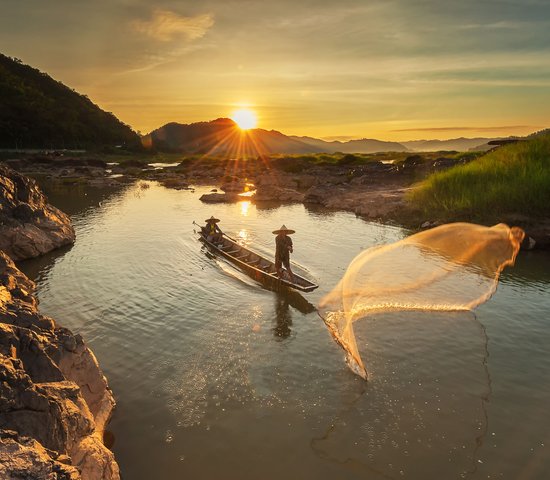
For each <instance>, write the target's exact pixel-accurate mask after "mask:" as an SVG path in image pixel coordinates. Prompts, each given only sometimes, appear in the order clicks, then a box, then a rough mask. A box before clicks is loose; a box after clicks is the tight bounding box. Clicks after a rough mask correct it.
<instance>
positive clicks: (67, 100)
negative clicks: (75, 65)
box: [0, 54, 140, 149]
mask: <svg viewBox="0 0 550 480" xmlns="http://www.w3.org/2000/svg"><path fill="white" fill-rule="evenodd" d="M116 145H124V146H126V147H130V148H134V147H138V146H139V145H140V139H139V136H138V135H137V134H136V133H135V132H134V131H132V129H131V128H130V127H129V126H128V125H126V124H124V123H122V122H121V121H120V120H118V119H117V118H116V117H115V116H114V115H113V114H112V113H109V112H105V111H103V110H101V109H100V108H99V107H98V106H97V105H95V104H94V103H92V102H91V101H90V100H89V99H88V98H87V97H86V96H85V95H81V94H79V93H78V92H76V91H74V90H72V89H70V88H69V87H67V86H65V85H64V84H63V83H61V82H58V81H56V80H54V79H53V78H51V77H50V76H48V75H47V74H46V73H43V72H41V71H39V70H37V69H35V68H32V67H30V66H28V65H24V64H23V63H22V62H21V61H20V60H17V59H14V58H10V57H7V56H5V55H2V54H0V148H48V149H65V148H67V149H78V148H93V147H102V146H116Z"/></svg>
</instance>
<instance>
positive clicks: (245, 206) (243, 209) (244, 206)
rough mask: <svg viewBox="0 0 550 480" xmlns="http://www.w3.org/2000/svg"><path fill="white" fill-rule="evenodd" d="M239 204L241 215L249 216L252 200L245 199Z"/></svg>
mask: <svg viewBox="0 0 550 480" xmlns="http://www.w3.org/2000/svg"><path fill="white" fill-rule="evenodd" d="M239 205H240V207H241V215H242V216H243V217H247V216H248V210H249V209H250V200H247V201H244V202H239Z"/></svg>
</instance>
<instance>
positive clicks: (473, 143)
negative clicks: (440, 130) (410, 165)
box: [402, 137, 501, 152]
mask: <svg viewBox="0 0 550 480" xmlns="http://www.w3.org/2000/svg"><path fill="white" fill-rule="evenodd" d="M500 138H501V137H494V138H483V137H478V138H464V137H460V138H452V139H449V140H413V141H410V142H402V143H403V145H405V146H406V147H407V148H408V149H410V150H412V151H415V152H440V151H443V150H447V151H449V150H451V151H457V152H466V151H468V150H478V148H477V147H479V149H480V150H483V149H485V145H486V144H487V143H489V142H490V141H491V140H500Z"/></svg>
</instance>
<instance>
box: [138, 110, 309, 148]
mask: <svg viewBox="0 0 550 480" xmlns="http://www.w3.org/2000/svg"><path fill="white" fill-rule="evenodd" d="M142 141H143V144H144V145H145V146H146V147H150V148H153V149H155V150H159V151H167V152H184V153H195V154H197V153H198V154H209V155H230V156H252V157H253V156H259V155H266V154H276V153H288V154H293V153H295V154H303V153H315V152H317V151H318V150H317V149H316V148H314V147H312V146H311V145H308V144H306V143H303V142H300V141H298V140H295V139H293V138H291V137H288V136H286V135H283V134H282V133H281V132H277V131H276V130H269V131H268V130H263V129H261V128H254V129H250V130H246V131H243V130H241V129H240V128H239V127H238V126H237V124H236V123H235V122H234V121H233V120H231V119H229V118H218V119H216V120H212V121H211V122H197V123H190V124H182V123H168V124H166V125H164V126H162V127H160V128H158V129H157V130H154V131H152V132H151V133H149V134H148V135H146V136H145V137H143V138H142Z"/></svg>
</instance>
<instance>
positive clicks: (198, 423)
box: [20, 182, 550, 480]
mask: <svg viewBox="0 0 550 480" xmlns="http://www.w3.org/2000/svg"><path fill="white" fill-rule="evenodd" d="M208 190H209V189H207V188H202V187H201V188H198V189H197V190H196V191H194V192H193V191H176V190H169V189H166V188H164V187H161V186H158V185H157V184H155V183H144V182H142V183H139V184H134V185H129V186H126V187H123V188H121V189H93V188H89V187H79V188H78V189H76V190H75V189H72V190H52V189H51V188H50V189H47V193H48V195H49V197H50V200H51V202H52V203H54V204H55V205H57V206H59V207H60V208H62V209H63V210H65V211H67V212H68V213H70V214H71V215H72V217H73V221H74V224H75V228H76V231H77V241H76V243H75V245H74V246H73V247H71V248H67V249H64V250H61V251H57V252H54V253H52V254H50V255H47V256H45V257H43V258H40V259H38V260H32V261H26V262H22V263H21V265H20V267H21V268H22V270H23V271H24V272H25V273H27V274H28V275H29V276H30V277H31V278H33V279H34V280H35V281H36V282H37V291H38V297H39V299H40V305H41V307H40V308H41V311H42V312H43V313H44V314H47V315H50V316H52V317H54V318H55V319H56V320H57V321H58V322H59V323H60V324H61V325H63V326H66V327H68V328H70V329H71V330H72V331H73V332H75V333H81V334H82V335H83V336H84V338H85V339H86V341H87V342H88V344H89V345H90V347H91V348H92V349H93V351H94V352H95V354H96V356H97V358H98V360H99V363H100V365H101V367H102V368H103V371H104V372H105V374H106V376H107V378H108V380H109V384H110V386H111V388H112V389H113V392H114V394H115V397H116V399H117V402H118V406H117V409H116V411H115V414H114V417H113V420H112V422H111V424H110V430H111V432H112V433H113V434H114V438H115V442H114V445H113V450H114V452H115V454H116V458H117V460H118V462H119V464H120V467H121V471H122V474H123V478H125V479H127V480H128V479H130V480H134V479H135V480H141V479H143V480H146V479H147V480H148V479H153V478H163V479H164V478H165V479H172V478H174V479H176V478H192V479H213V478H224V479H233V478H235V479H237V478H238V479H257V478H262V479H279V478H287V479H331V480H333V479H388V478H390V479H393V478H395V479H400V478H406V479H419V480H420V479H422V480H424V479H428V478H433V479H454V478H473V479H482V478H483V479H485V478H500V479H522V480H526V479H531V480H532V479H547V478H548V472H550V430H549V429H548V425H549V420H550V418H549V413H548V412H549V408H548V407H549V405H550V382H549V379H550V356H549V355H548V345H550V320H548V319H549V318H550V316H549V312H550V295H549V291H550V256H548V255H547V254H544V253H524V252H521V253H520V255H519V256H518V260H517V263H516V267H514V268H513V269H507V270H505V272H504V274H503V276H502V278H501V283H500V285H499V288H498V290H497V293H496V294H495V295H494V297H493V298H492V299H491V300H490V301H489V302H488V303H486V304H484V305H482V306H481V307H480V308H478V309H477V310H476V312H475V315H474V314H472V313H464V312H463V313H433V312H432V313H419V312H414V313H404V312H400V313H391V314H389V313H386V314H379V315H377V316H376V317H375V318H372V319H370V320H369V321H368V322H367V321H365V322H363V323H360V322H358V323H357V324H356V335H357V338H358V342H359V344H360V350H361V353H362V356H363V359H364V361H365V364H366V367H367V370H368V371H369V377H370V378H369V382H368V383H366V382H364V381H363V380H362V379H360V378H359V377H357V376H355V375H354V374H353V373H352V372H351V371H350V370H349V369H348V368H347V367H346V365H345V363H344V354H343V351H342V350H341V349H340V348H339V347H338V346H337V345H336V344H335V343H334V342H333V341H332V339H331V337H330V335H329V334H328V332H327V330H326V328H325V326H324V323H323V321H322V320H321V319H320V318H319V316H318V315H317V313H316V311H315V309H314V306H315V305H317V303H318V302H319V300H320V299H321V298H322V296H323V295H324V294H326V293H328V292H329V291H330V290H331V288H332V287H333V286H334V285H335V284H336V282H337V281H338V280H339V279H340V278H341V276H342V275H343V274H344V272H345V269H346V266H347V265H348V263H349V262H350V261H351V260H352V259H353V258H354V257H355V256H356V255H357V254H358V253H359V252H360V251H361V250H363V249H365V248H368V247H371V246H373V245H379V244H383V243H387V242H393V241H395V240H399V239H401V238H403V237H404V236H406V235H407V232H406V231H404V230H402V229H401V228H398V227H394V226H385V225H380V224H377V223H369V222H365V221H364V220H361V219H358V218H356V217H355V216H354V215H353V214H349V213H343V212H338V213H329V212H326V211H322V210H319V211H316V210H310V209H307V208H306V207H304V206H303V205H290V206H282V207H268V206H263V207H262V208H260V207H259V206H255V205H253V204H250V203H249V202H246V201H243V202H241V203H237V204H222V205H207V204H203V203H202V202H200V201H199V196H200V195H201V194H202V193H205V192H207V191H208ZM211 215H215V216H217V217H218V218H221V219H222V222H221V223H220V226H221V227H222V229H224V230H225V231H226V232H227V233H228V234H230V235H232V236H235V237H237V238H238V239H239V240H240V241H241V242H243V243H245V244H250V245H251V246H253V247H255V248H256V249H257V250H259V251H262V252H266V253H270V252H272V251H273V248H274V236H273V235H272V233H271V231H272V230H274V229H276V228H278V227H280V225H281V224H283V223H284V224H286V225H287V226H288V227H290V228H294V229H296V230H297V232H296V234H295V235H293V240H294V246H295V248H294V254H293V256H292V259H293V261H294V262H296V264H297V265H298V266H300V267H301V268H302V269H303V271H304V272H305V273H306V274H307V275H308V276H309V277H311V278H312V279H314V280H316V281H317V283H319V285H320V287H319V289H318V290H316V291H314V292H312V293H310V294H305V295H304V296H302V295H298V294H295V295H284V294H277V293H274V292H271V291H268V290H264V289H263V288H262V287H261V286H259V285H257V284H256V283H255V282H254V281H252V280H251V279H249V278H248V277H246V276H245V275H243V274H241V273H240V272H238V271H237V270H235V269H234V268H233V267H232V266H231V265H229V264H227V263H225V262H224V261H223V260H220V259H216V258H213V257H212V256H211V255H209V254H208V253H207V252H206V251H205V250H204V247H202V246H201V244H200V242H198V241H197V236H196V235H195V234H194V231H193V228H194V226H193V224H192V221H193V220H196V221H198V222H200V223H203V221H204V219H206V218H209V217H210V216H211ZM388 268H391V264H390V265H388Z"/></svg>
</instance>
